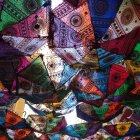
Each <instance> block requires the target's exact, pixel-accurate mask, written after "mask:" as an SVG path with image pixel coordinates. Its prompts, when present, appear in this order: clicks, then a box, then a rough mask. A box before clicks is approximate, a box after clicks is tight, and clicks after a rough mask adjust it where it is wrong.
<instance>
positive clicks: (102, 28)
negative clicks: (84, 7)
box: [88, 0, 122, 40]
mask: <svg viewBox="0 0 140 140" xmlns="http://www.w3.org/2000/svg"><path fill="white" fill-rule="evenodd" d="M121 2H122V0H116V1H113V2H112V1H110V0H88V5H89V10H90V15H91V19H92V24H93V27H94V31H95V38H96V40H99V39H101V38H102V37H103V35H104V34H105V33H106V31H107V29H108V28H109V26H110V25H111V23H112V22H113V20H114V18H115V16H116V14H117V11H118V9H119V6H120V4H121ZM112 7H113V8H112Z"/></svg>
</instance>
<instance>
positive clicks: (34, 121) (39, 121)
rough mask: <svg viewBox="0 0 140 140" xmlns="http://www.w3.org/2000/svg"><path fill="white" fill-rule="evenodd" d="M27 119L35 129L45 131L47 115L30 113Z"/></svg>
mask: <svg viewBox="0 0 140 140" xmlns="http://www.w3.org/2000/svg"><path fill="white" fill-rule="evenodd" d="M26 120H27V122H28V123H30V126H31V127H32V128H33V129H34V130H37V131H40V132H44V129H45V127H46V122H47V118H46V116H39V115H29V116H28V117H27V119H26Z"/></svg>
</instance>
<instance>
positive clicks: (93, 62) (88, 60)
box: [72, 49, 99, 70]
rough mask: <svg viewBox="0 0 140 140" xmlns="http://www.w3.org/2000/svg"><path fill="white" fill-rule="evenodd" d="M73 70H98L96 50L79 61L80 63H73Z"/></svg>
mask: <svg viewBox="0 0 140 140" xmlns="http://www.w3.org/2000/svg"><path fill="white" fill-rule="evenodd" d="M72 67H74V68H84V69H88V68H89V69H95V70H96V69H99V63H98V57H97V51H96V49H92V50H91V51H89V52H88V53H87V54H86V55H85V56H84V57H83V59H82V60H81V62H80V63H75V64H73V65H72Z"/></svg>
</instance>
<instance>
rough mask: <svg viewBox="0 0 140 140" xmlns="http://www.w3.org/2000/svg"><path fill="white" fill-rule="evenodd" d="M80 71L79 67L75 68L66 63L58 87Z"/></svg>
mask: <svg viewBox="0 0 140 140" xmlns="http://www.w3.org/2000/svg"><path fill="white" fill-rule="evenodd" d="M78 71H79V70H78V69H73V68H72V67H71V66H70V65H65V66H64V70H63V72H62V76H61V80H60V82H59V84H58V88H59V87H61V86H63V85H64V84H65V83H66V82H68V81H69V80H70V79H71V78H72V77H73V76H74V75H76V74H77V73H78Z"/></svg>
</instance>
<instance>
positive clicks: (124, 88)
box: [108, 77, 135, 102]
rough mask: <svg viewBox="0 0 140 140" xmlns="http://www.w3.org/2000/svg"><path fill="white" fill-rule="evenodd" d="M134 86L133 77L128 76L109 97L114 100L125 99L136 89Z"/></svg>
mask: <svg viewBox="0 0 140 140" xmlns="http://www.w3.org/2000/svg"><path fill="white" fill-rule="evenodd" d="M134 87H135V86H134V80H133V78H132V77H128V78H127V79H126V81H125V82H124V83H123V84H122V85H121V86H120V87H119V88H118V89H117V90H116V91H115V93H114V94H113V95H111V96H109V97H108V99H109V100H112V101H114V102H117V101H120V100H122V99H125V96H129V92H130V91H131V90H132V89H134Z"/></svg>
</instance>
